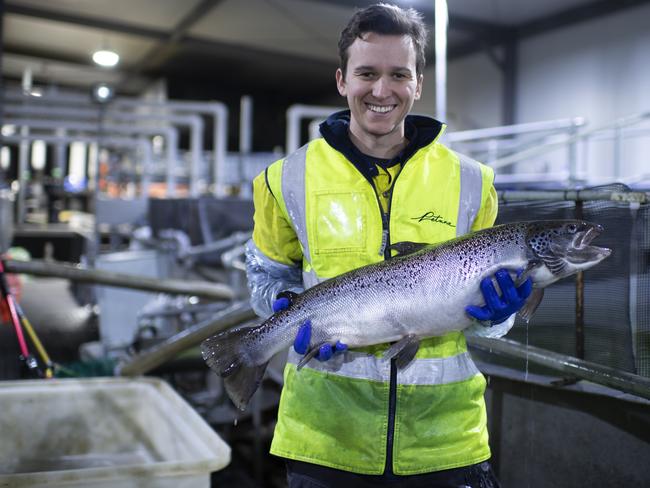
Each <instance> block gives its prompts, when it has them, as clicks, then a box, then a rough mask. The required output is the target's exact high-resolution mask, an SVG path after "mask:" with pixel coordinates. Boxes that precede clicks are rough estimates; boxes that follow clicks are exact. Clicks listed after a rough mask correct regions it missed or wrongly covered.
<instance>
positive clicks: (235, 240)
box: [179, 232, 252, 259]
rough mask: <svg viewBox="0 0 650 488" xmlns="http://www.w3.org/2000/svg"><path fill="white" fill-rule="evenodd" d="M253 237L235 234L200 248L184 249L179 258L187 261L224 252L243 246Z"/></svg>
mask: <svg viewBox="0 0 650 488" xmlns="http://www.w3.org/2000/svg"><path fill="white" fill-rule="evenodd" d="M251 236H252V233H251V232H235V233H233V234H232V235H230V236H228V237H224V238H223V239H219V240H217V241H214V242H210V243H208V244H201V245H199V246H192V247H188V248H186V249H182V250H181V252H180V253H179V258H180V259H187V258H193V257H196V256H202V255H203V254H209V253H213V252H220V251H224V250H226V249H229V248H231V247H233V246H238V245H240V244H243V243H244V242H246V241H247V240H248V239H250V238H251Z"/></svg>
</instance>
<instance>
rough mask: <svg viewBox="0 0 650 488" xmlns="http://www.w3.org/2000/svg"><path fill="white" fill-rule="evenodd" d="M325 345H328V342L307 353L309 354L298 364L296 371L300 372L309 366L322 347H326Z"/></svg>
mask: <svg viewBox="0 0 650 488" xmlns="http://www.w3.org/2000/svg"><path fill="white" fill-rule="evenodd" d="M325 344H327V342H321V343H320V344H317V345H316V346H314V347H312V348H311V349H310V350H309V351H307V353H306V354H305V355H304V356H303V357H302V359H301V360H300V362H299V363H298V366H297V367H296V369H297V370H298V371H300V370H301V369H302V367H303V366H304V365H305V364H307V363H308V362H309V361H310V360H311V359H312V358H314V357H316V355H317V354H318V351H320V348H321V346H324V345H325Z"/></svg>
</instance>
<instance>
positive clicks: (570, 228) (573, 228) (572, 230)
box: [567, 224, 578, 234]
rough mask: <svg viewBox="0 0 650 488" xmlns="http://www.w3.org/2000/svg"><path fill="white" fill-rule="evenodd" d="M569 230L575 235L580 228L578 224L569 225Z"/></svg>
mask: <svg viewBox="0 0 650 488" xmlns="http://www.w3.org/2000/svg"><path fill="white" fill-rule="evenodd" d="M567 230H568V231H569V232H570V233H571V234H575V233H576V232H577V231H578V226H577V225H576V224H569V225H568V226H567Z"/></svg>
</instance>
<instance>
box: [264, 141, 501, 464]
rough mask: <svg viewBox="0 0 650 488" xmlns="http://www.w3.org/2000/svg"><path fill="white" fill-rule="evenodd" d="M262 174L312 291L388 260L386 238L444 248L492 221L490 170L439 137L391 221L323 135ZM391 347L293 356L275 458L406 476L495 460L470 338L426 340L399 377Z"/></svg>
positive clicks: (414, 168) (397, 200) (411, 166)
mask: <svg viewBox="0 0 650 488" xmlns="http://www.w3.org/2000/svg"><path fill="white" fill-rule="evenodd" d="M266 177H267V180H268V185H269V189H270V191H271V192H272V193H273V195H274V197H275V199H276V201H277V202H278V204H279V206H280V209H281V211H282V213H283V214H284V216H285V218H286V219H287V221H288V222H290V224H291V226H292V227H293V230H294V231H295V234H296V235H297V237H298V240H299V242H300V246H301V248H302V253H303V280H304V282H305V287H309V286H313V285H314V284H316V283H318V282H320V281H322V280H324V279H327V278H331V277H334V276H337V275H339V274H341V273H344V272H346V271H349V270H352V269H355V268H358V267H360V266H364V265H367V264H371V263H375V262H378V261H382V260H383V259H385V256H386V248H387V246H388V245H389V244H390V243H396V242H400V241H412V242H427V243H437V242H442V241H446V240H448V239H451V238H454V237H456V236H457V235H462V234H465V233H466V232H468V231H470V230H471V229H475V228H476V222H481V223H483V224H484V226H490V225H492V223H493V222H494V218H495V216H496V206H495V201H493V200H494V198H493V187H492V181H493V173H492V171H491V170H490V169H489V168H487V167H486V166H483V165H480V164H479V163H477V162H475V161H472V160H470V159H468V158H464V157H463V156H459V155H458V154H456V153H454V152H453V151H451V150H449V149H448V148H446V147H445V146H443V145H441V144H439V143H437V142H436V141H434V142H433V143H431V144H429V145H427V146H425V147H423V148H421V149H420V150H418V152H416V153H415V154H414V155H413V157H412V158H411V159H409V161H408V162H407V163H406V164H404V166H403V168H402V170H401V172H400V174H399V175H398V178H397V179H396V181H395V182H394V184H393V187H392V195H391V196H390V198H389V203H390V207H389V213H388V214H387V215H384V214H383V212H382V210H381V206H380V204H379V201H378V198H377V195H376V193H375V189H374V188H373V186H372V185H371V184H370V182H369V181H368V180H366V178H365V177H364V176H363V175H361V174H360V173H359V171H358V170H357V169H356V168H355V167H354V166H353V165H352V164H351V163H350V162H349V161H348V160H347V159H346V158H345V157H344V156H343V155H342V154H341V153H339V152H337V151H335V150H334V149H333V148H332V147H331V146H329V145H328V144H327V142H326V141H325V140H324V139H317V140H315V141H312V142H310V143H309V144H308V145H306V146H304V147H302V148H301V149H299V150H298V151H296V152H295V153H293V154H291V155H290V156H288V157H287V158H286V159H284V160H280V161H277V162H276V163H274V164H273V165H271V166H270V167H269V168H268V171H267V175H266ZM488 201H489V202H490V203H489V204H488V203H487V202H488ZM350 317H351V320H354V314H353V311H351V314H350ZM386 348H387V345H386V344H383V345H377V346H371V347H366V348H361V349H355V350H350V351H348V352H346V353H345V354H344V355H341V356H338V357H335V358H334V359H332V360H330V361H327V362H323V363H320V362H318V361H315V360H312V361H310V362H309V363H308V364H307V365H306V366H305V367H304V368H303V369H302V370H301V371H300V372H297V371H296V363H297V362H298V361H299V357H298V356H297V355H296V354H295V353H294V352H293V351H291V352H290V354H289V360H288V364H287V366H286V368H285V374H284V379H285V385H284V389H283V392H282V398H281V401H280V407H279V412H278V423H277V426H276V430H275V435H274V439H273V443H272V446H271V452H272V453H273V454H276V455H279V456H283V457H287V458H291V459H296V460H300V461H306V462H311V463H316V464H321V465H324V466H329V467H333V468H338V469H343V470H348V471H353V472H357V473H364V474H381V473H383V472H384V470H385V468H386V464H387V459H391V458H392V464H391V465H390V466H389V468H391V469H392V471H393V472H394V473H396V474H400V475H408V474H417V473H424V472H430V471H437V470H442V469H449V468H453V467H459V466H465V465H469V464H474V463H478V462H481V461H484V460H486V459H488V458H489V457H490V450H489V447H488V442H487V441H488V435H487V428H486V412H485V403H484V400H483V393H484V390H485V379H484V378H483V376H482V375H481V374H480V373H479V371H478V370H477V369H476V366H475V365H474V363H473V362H472V360H471V357H470V356H469V353H468V352H467V346H466V343H465V338H464V336H463V334H462V333H460V332H453V333H449V334H446V335H444V336H442V337H433V338H429V339H426V340H423V341H422V342H421V345H420V349H419V351H418V353H417V355H416V357H415V359H414V360H413V361H412V363H411V364H409V365H408V367H406V368H405V369H403V370H400V371H397V372H396V374H395V373H393V375H392V378H391V363H390V362H388V361H384V360H383V359H382V358H381V355H382V353H383V351H385V350H386ZM391 379H392V384H393V390H394V391H393V400H391ZM389 448H390V449H391V452H390V453H388V452H387V450H388V449H389Z"/></svg>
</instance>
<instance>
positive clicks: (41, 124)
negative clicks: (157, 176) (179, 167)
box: [8, 119, 178, 196]
mask: <svg viewBox="0 0 650 488" xmlns="http://www.w3.org/2000/svg"><path fill="white" fill-rule="evenodd" d="M8 123H11V124H14V125H23V126H25V127H32V128H37V129H58V128H64V129H67V130H76V131H81V132H90V133H95V134H99V135H102V134H104V133H105V132H107V131H108V132H114V133H119V134H133V133H136V134H147V135H158V134H163V135H164V136H165V138H166V140H167V141H168V144H167V175H166V176H167V195H168V196H173V195H174V193H175V172H174V170H175V167H176V155H177V153H178V131H177V130H176V129H175V128H173V127H164V128H150V127H137V128H136V127H127V126H123V125H115V124H99V125H98V124H90V123H86V122H69V121H58V120H41V119H9V120H8ZM98 142H100V143H101V142H102V140H101V138H99V139H98ZM21 183H22V182H21Z"/></svg>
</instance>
